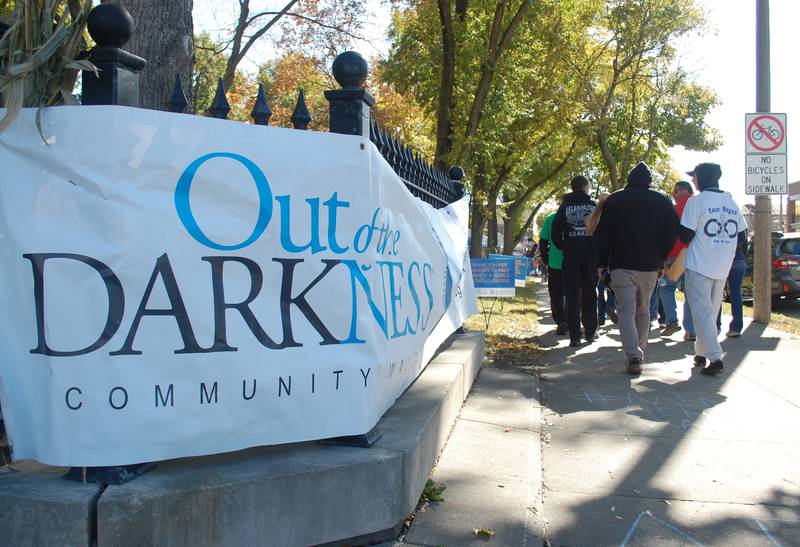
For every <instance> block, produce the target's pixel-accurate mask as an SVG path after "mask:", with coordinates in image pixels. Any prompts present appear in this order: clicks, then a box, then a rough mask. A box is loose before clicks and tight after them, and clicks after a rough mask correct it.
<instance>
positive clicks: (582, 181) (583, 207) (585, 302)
mask: <svg viewBox="0 0 800 547" xmlns="http://www.w3.org/2000/svg"><path fill="white" fill-rule="evenodd" d="M570 187H571V188H572V192H570V193H568V194H567V195H565V196H564V201H563V202H562V203H561V206H560V207H559V208H558V211H556V216H555V218H554V219H553V226H552V234H553V243H554V244H555V245H556V246H557V247H558V248H559V249H561V251H562V252H563V253H564V264H563V266H562V275H563V276H564V296H565V297H566V302H567V326H568V329H569V345H570V346H571V347H578V346H580V345H581V324H583V334H584V337H585V338H586V341H587V342H591V341H592V340H594V338H595V333H596V332H597V291H596V290H595V287H596V286H597V273H596V262H597V259H596V256H595V240H594V238H593V237H592V234H591V233H589V232H588V231H587V230H586V218H587V217H588V216H589V215H590V214H592V211H594V208H595V207H596V206H597V204H596V203H595V202H594V200H593V199H592V198H591V197H589V180H588V179H587V178H586V177H584V176H583V175H577V176H575V177H573V178H572V180H571V181H570Z"/></svg>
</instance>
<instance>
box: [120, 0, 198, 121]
mask: <svg viewBox="0 0 800 547" xmlns="http://www.w3.org/2000/svg"><path fill="white" fill-rule="evenodd" d="M192 1H193V0H169V1H168V2H164V1H163V0H123V1H122V2H121V3H122V4H123V5H124V6H125V8H126V9H127V10H128V11H129V12H130V13H131V16H132V17H133V21H134V25H135V28H134V31H133V38H131V41H130V43H129V44H128V45H127V46H125V49H127V50H128V51H130V52H131V53H133V54H134V55H138V56H139V57H144V58H145V59H146V60H147V68H145V69H144V70H143V71H142V73H141V75H140V76H139V100H140V106H141V107H142V108H150V109H153V110H168V109H169V100H170V97H171V96H172V89H173V87H174V85H175V74H180V76H181V85H182V86H183V91H184V93H185V94H186V98H187V101H188V103H189V104H192V98H191V97H192V65H193V64H194V24H193V21H192Z"/></svg>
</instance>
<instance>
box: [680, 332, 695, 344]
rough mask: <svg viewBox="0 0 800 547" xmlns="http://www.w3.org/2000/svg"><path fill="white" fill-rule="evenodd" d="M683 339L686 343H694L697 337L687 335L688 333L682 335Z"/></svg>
mask: <svg viewBox="0 0 800 547" xmlns="http://www.w3.org/2000/svg"><path fill="white" fill-rule="evenodd" d="M683 339H684V340H685V341H687V342H694V341H695V340H697V336H695V335H694V334H689V333H688V332H687V333H685V334H684V335H683Z"/></svg>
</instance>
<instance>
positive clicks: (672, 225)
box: [661, 202, 681, 260]
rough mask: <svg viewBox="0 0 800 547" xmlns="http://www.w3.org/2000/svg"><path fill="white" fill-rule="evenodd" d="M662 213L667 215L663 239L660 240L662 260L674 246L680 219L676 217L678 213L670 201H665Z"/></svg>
mask: <svg viewBox="0 0 800 547" xmlns="http://www.w3.org/2000/svg"><path fill="white" fill-rule="evenodd" d="M664 214H665V215H666V217H667V220H666V226H665V229H664V234H663V236H664V237H663V239H662V240H661V256H662V257H663V258H662V260H666V259H667V255H668V254H669V252H670V251H671V250H672V248H673V247H674V246H675V241H676V240H677V239H678V230H679V227H680V224H681V221H680V220H679V219H678V214H677V213H676V212H675V208H674V207H673V206H672V204H671V203H669V202H667V204H666V208H665V209H664Z"/></svg>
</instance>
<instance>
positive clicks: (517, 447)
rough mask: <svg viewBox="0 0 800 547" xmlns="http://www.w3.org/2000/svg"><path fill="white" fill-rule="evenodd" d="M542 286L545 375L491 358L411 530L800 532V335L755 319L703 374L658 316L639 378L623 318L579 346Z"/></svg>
mask: <svg viewBox="0 0 800 547" xmlns="http://www.w3.org/2000/svg"><path fill="white" fill-rule="evenodd" d="M537 288H538V291H537V294H538V298H539V308H540V311H539V313H540V326H539V330H540V332H539V333H537V334H538V340H539V344H540V345H541V346H542V347H543V348H545V349H547V353H546V354H545V357H544V363H543V366H542V367H541V370H540V374H539V377H538V378H537V377H536V376H532V375H529V374H525V373H522V372H517V371H511V370H502V369H493V368H484V369H483V370H482V371H481V373H480V375H479V376H478V379H477V381H476V383H475V387H474V388H473V391H472V393H471V394H470V396H469V397H468V399H467V401H466V403H465V405H464V407H463V409H462V411H461V415H460V417H459V419H458V421H457V422H456V425H455V428H454V430H453V434H452V436H451V437H450V440H449V442H448V444H447V446H446V447H445V449H444V451H443V452H442V455H441V458H440V460H439V462H438V464H437V465H436V468H435V469H434V472H433V477H432V478H433V480H435V481H436V482H437V483H440V484H441V485H444V486H446V487H447V489H446V490H445V491H444V493H443V497H444V498H445V501H444V502H441V503H438V504H429V505H428V506H427V507H426V508H425V510H424V511H420V512H418V513H417V515H416V519H415V520H414V522H413V524H412V525H411V528H410V530H409V533H408V535H407V536H406V537H405V539H404V542H403V543H405V544H409V545H448V546H461V545H486V544H487V543H488V544H489V545H510V546H517V545H519V546H524V545H543V544H545V545H552V546H557V545H570V546H574V547H577V546H605V545H659V546H660V545H725V546H729V545H747V546H750V545H800V390H798V387H800V364H799V362H800V359H798V357H800V340H799V339H798V338H797V337H796V336H792V335H789V334H785V333H782V332H779V331H775V330H772V329H764V328H763V327H761V326H759V325H755V324H749V323H746V324H745V330H744V333H743V335H742V337H741V338H737V339H725V340H724V341H723V342H722V346H723V349H724V350H725V352H726V357H725V367H726V370H725V372H724V373H723V374H721V375H719V376H717V377H706V376H702V375H700V374H699V371H697V370H693V367H692V363H691V356H692V354H693V352H692V345H691V343H689V342H684V341H683V333H682V331H681V332H678V333H676V334H675V335H673V336H672V337H671V338H667V339H660V338H658V335H657V331H656V330H653V333H652V335H651V338H650V345H649V347H648V349H647V355H646V361H645V366H644V372H643V373H642V375H641V376H640V377H638V378H637V377H633V376H629V375H628V374H626V373H625V359H624V356H623V354H622V351H621V350H620V349H619V348H620V341H619V332H618V331H617V328H616V326H615V325H612V324H610V323H607V324H606V326H605V327H601V329H600V335H601V336H600V338H599V340H597V341H596V342H594V343H593V344H591V345H586V346H583V347H580V348H569V347H568V339H567V337H556V336H555V326H554V325H553V323H552V321H551V320H550V318H549V307H548V306H549V302H548V300H547V292H546V290H545V289H544V287H543V286H542V285H539V286H538V287H537ZM724 324H725V323H723V325H724ZM481 528H485V529H491V530H492V532H493V533H494V535H493V536H492V537H486V536H479V535H476V534H475V533H474V532H473V530H474V529H481Z"/></svg>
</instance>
